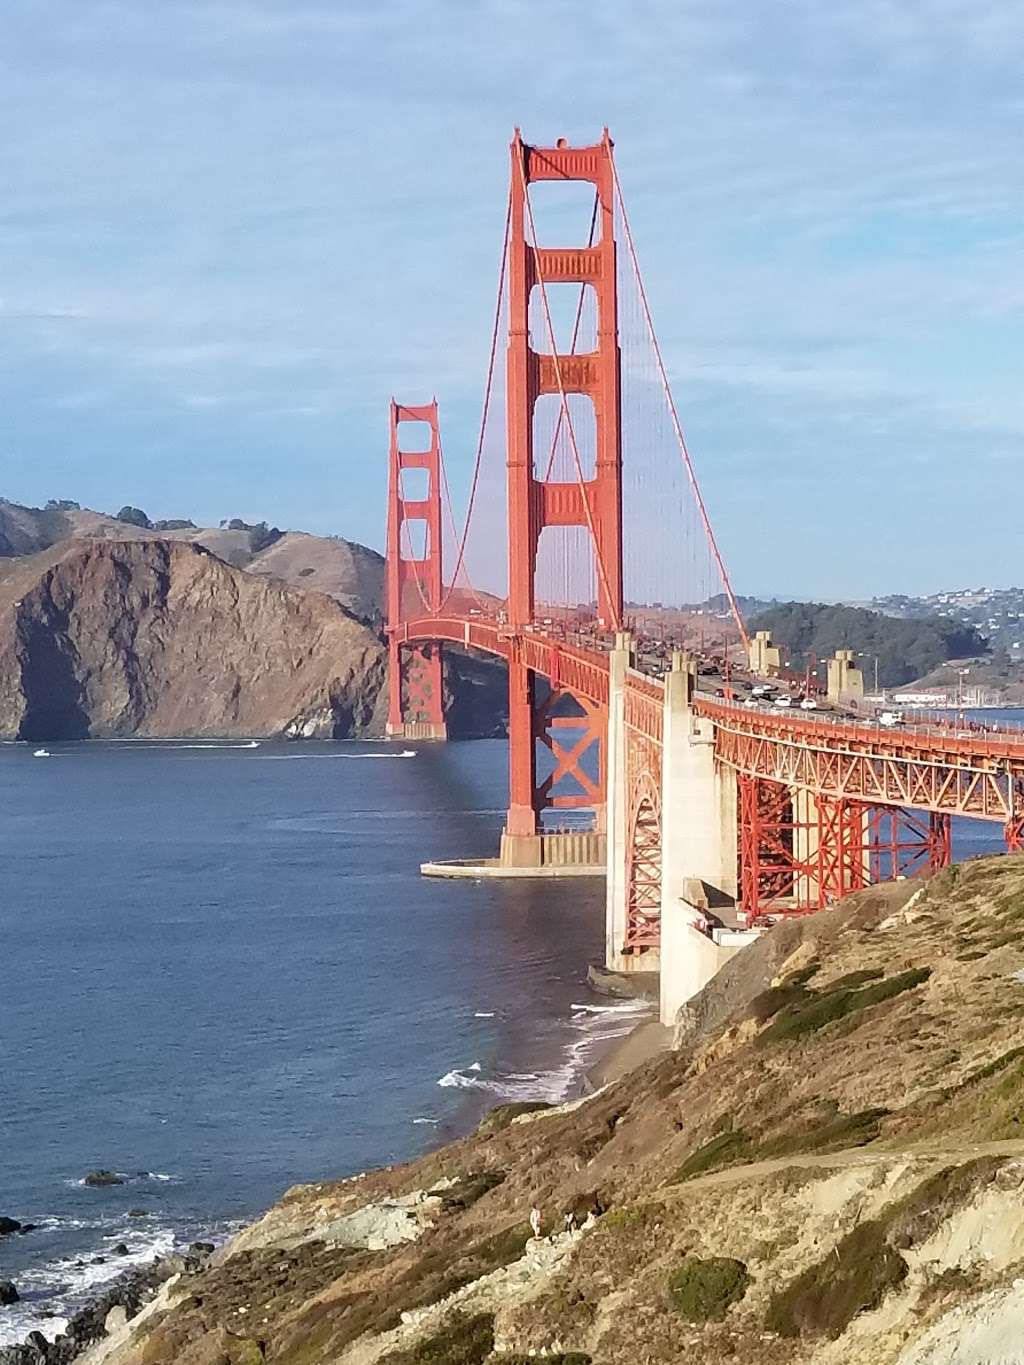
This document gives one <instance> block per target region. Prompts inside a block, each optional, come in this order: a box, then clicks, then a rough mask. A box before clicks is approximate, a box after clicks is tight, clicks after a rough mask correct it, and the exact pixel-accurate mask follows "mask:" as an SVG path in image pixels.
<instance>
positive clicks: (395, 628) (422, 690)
mask: <svg viewBox="0 0 1024 1365" xmlns="http://www.w3.org/2000/svg"><path fill="white" fill-rule="evenodd" d="M410 422H418V423H424V422H425V423H426V424H427V426H428V427H429V430H430V444H429V446H428V448H427V449H426V450H404V449H403V448H402V427H403V426H404V425H405V424H407V423H410ZM419 470H424V471H426V486H425V487H423V476H422V475H420V476H418V477H419V479H420V485H421V486H420V487H419V488H418V489H415V490H412V491H413V492H414V493H415V496H413V495H412V494H411V492H410V488H409V486H408V482H407V478H406V476H407V475H408V474H409V472H410V471H419ZM413 477H417V476H416V475H415V474H413ZM387 573H388V582H387V609H388V620H387V625H388V661H389V664H390V697H389V706H388V722H387V733H388V735H389V736H391V737H393V738H396V739H399V738H404V739H446V738H447V734H448V731H447V726H446V724H445V719H444V696H443V685H444V680H443V671H442V667H441V646H440V644H438V643H436V642H431V643H417V644H402V643H401V640H400V636H401V623H402V621H403V619H407V618H408V617H409V616H410V615H417V616H419V615H423V614H424V613H427V614H429V613H431V612H436V611H438V610H440V607H441V603H442V599H443V594H444V581H443V578H442V564H441V438H440V433H439V428H438V421H437V400H436V399H435V400H434V401H433V402H430V403H425V404H423V405H421V406H419V407H410V406H409V405H407V404H401V403H396V402H395V400H394V399H392V400H391V454H390V461H389V473H388V555H387Z"/></svg>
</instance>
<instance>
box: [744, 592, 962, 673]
mask: <svg viewBox="0 0 1024 1365" xmlns="http://www.w3.org/2000/svg"><path fill="white" fill-rule="evenodd" d="M748 626H749V628H750V630H751V632H753V631H756V630H770V631H771V633H772V638H773V640H774V641H775V643H776V644H777V645H780V646H781V647H782V649H783V652H784V658H785V659H786V661H787V663H788V665H789V667H791V668H793V669H796V670H798V671H799V670H803V669H804V668H806V667H807V663H808V660H809V658H810V656H811V655H812V654H813V655H814V657H815V658H816V659H817V660H818V662H819V663H820V662H821V660H823V659H827V658H830V657H831V656H832V655H833V654H834V653H835V651H836V650H837V649H852V650H854V651H855V652H856V654H857V655H858V656H859V657H858V660H857V662H858V664H859V666H860V667H861V668H862V669H863V671H864V679H865V683H866V684H867V686H868V687H871V686H872V685H873V683H874V666H875V660H876V659H877V660H878V683H879V685H880V686H881V687H899V686H901V685H902V684H904V683H908V682H911V681H913V680H914V679H915V678H918V677H921V676H922V675H923V674H926V673H929V672H930V671H931V670H932V669H934V668H937V667H938V666H939V665H940V664H943V663H945V662H946V661H947V660H949V659H962V658H966V657H968V656H970V655H985V654H987V653H988V644H987V643H986V641H985V640H984V639H983V637H982V636H981V635H980V634H979V633H978V631H977V630H975V628H974V627H973V626H970V625H965V624H963V623H961V622H958V621H953V620H949V619H947V618H946V617H939V616H933V617H920V618H914V619H907V620H898V619H897V618H895V617H892V616H886V615H883V614H882V613H881V612H877V611H866V610H864V609H863V608H862V607H844V606H829V605H825V604H822V603H818V602H783V603H779V604H777V605H776V606H773V607H770V608H768V609H767V610H766V611H763V612H761V613H760V614H759V615H758V616H755V617H754V618H753V619H752V620H750V621H749V622H748Z"/></svg>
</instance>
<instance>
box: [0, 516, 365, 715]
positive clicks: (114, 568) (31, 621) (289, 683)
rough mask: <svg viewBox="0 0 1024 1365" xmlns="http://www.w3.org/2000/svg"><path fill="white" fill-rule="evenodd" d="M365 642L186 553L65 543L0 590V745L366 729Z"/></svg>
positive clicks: (241, 575) (320, 602)
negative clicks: (1, 740)
mask: <svg viewBox="0 0 1024 1365" xmlns="http://www.w3.org/2000/svg"><path fill="white" fill-rule="evenodd" d="M385 668H386V658H385V652H384V649H383V647H382V645H381V642H380V640H379V638H378V636H377V635H376V634H375V632H374V631H372V630H371V629H369V628H368V627H367V626H366V625H365V624H364V623H363V622H362V621H359V620H357V619H356V618H355V617H354V616H353V615H351V614H350V613H349V612H348V611H346V610H345V608H344V607H343V606H341V605H340V604H339V602H338V601H337V600H335V599H333V598H331V597H329V596H327V595H325V594H323V593H319V592H311V591H307V590H304V591H298V590H296V589H293V588H290V587H287V586H285V585H284V584H283V583H281V582H279V581H277V580H276V579H272V578H270V577H266V576H257V575H256V574H253V573H247V572H243V571H241V570H239V569H237V568H234V567H232V566H231V565H229V564H227V563H225V562H223V561H222V560H220V559H218V558H217V557H216V556H215V555H213V554H211V553H209V552H208V551H207V550H205V549H203V548H201V547H200V546H199V545H197V544H193V543H189V542H174V541H167V540H163V539H156V538H148V539H143V540H123V539H108V540H94V539H72V540H69V541H63V542H60V543H58V544H57V545H55V546H52V547H50V548H49V549H47V550H44V551H42V552H41V553H40V554H37V555H34V556H30V557H27V558H20V559H17V560H14V561H13V562H12V563H11V564H9V565H8V567H7V571H6V572H5V574H4V575H3V577H2V578H0V734H2V735H5V736H8V737H14V738H21V739H38V740H43V739H47V740H51V739H81V738H85V737H87V736H97V735H154V736H160V735H182V734H190V735H244V736H250V735H256V736H261V735H278V734H285V735H301V736H307V737H314V736H315V737H320V738H343V737H347V736H350V735H360V734H366V733H379V732H380V729H381V725H382V710H381V708H382V704H383V702H382V695H383V694H382V687H383V683H384V679H385Z"/></svg>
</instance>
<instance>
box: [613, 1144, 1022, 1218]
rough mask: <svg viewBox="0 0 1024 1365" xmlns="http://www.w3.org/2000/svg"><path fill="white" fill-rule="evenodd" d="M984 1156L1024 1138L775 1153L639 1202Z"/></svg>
mask: <svg viewBox="0 0 1024 1365" xmlns="http://www.w3.org/2000/svg"><path fill="white" fill-rule="evenodd" d="M982 1156H1020V1157H1024V1140H1022V1139H1020V1138H1015V1139H1012V1140H1007V1141H1005V1142H974V1143H969V1144H967V1145H965V1146H955V1147H950V1146H937V1147H936V1146H920V1147H902V1148H893V1147H889V1148H885V1147H847V1148H845V1149H844V1150H842V1151H840V1152H812V1153H808V1154H807V1155H805V1156H801V1155H800V1154H799V1153H796V1154H794V1155H793V1156H781V1157H773V1158H771V1159H770V1160H767V1161H751V1162H750V1163H749V1164H747V1165H746V1166H727V1167H726V1168H725V1169H724V1170H721V1171H711V1172H709V1173H708V1174H707V1175H697V1176H694V1177H693V1178H692V1179H690V1180H686V1181H683V1182H682V1183H681V1184H679V1185H666V1186H663V1187H662V1188H661V1189H660V1190H658V1191H657V1193H656V1194H654V1195H652V1196H650V1197H649V1198H647V1199H643V1200H639V1201H637V1202H639V1203H645V1204H646V1203H663V1202H664V1201H665V1200H666V1199H678V1198H681V1197H682V1196H683V1195H685V1194H687V1193H688V1192H689V1191H691V1190H695V1189H696V1190H700V1189H710V1188H712V1187H713V1186H716V1185H739V1184H742V1183H743V1182H744V1181H747V1180H760V1179H761V1178H762V1177H763V1176H766V1175H774V1174H775V1173H776V1172H778V1171H787V1170H807V1169H816V1170H824V1171H839V1170H844V1169H845V1168H847V1167H849V1166H882V1165H885V1164H886V1163H892V1162H899V1161H903V1162H907V1161H916V1162H920V1163H921V1164H922V1165H924V1164H928V1165H942V1164H949V1163H953V1164H962V1163H963V1162H965V1161H974V1160H975V1159H976V1158H977V1157H982Z"/></svg>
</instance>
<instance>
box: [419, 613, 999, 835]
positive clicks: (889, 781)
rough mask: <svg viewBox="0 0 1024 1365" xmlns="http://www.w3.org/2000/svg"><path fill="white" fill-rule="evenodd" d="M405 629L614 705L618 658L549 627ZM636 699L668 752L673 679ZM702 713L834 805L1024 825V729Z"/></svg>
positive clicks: (782, 778)
mask: <svg viewBox="0 0 1024 1365" xmlns="http://www.w3.org/2000/svg"><path fill="white" fill-rule="evenodd" d="M395 634H396V635H397V638H398V640H399V641H400V642H401V643H405V642H409V643H411V642H416V641H430V640H442V641H447V642H450V643H452V644H455V645H459V646H462V647H463V648H466V649H474V650H479V651H480V652H482V653H485V654H489V655H492V656H494V657H497V658H500V659H504V660H505V661H506V662H507V661H508V660H510V659H519V660H520V661H521V662H522V663H524V664H525V665H526V666H527V667H528V668H530V669H533V670H534V671H536V672H537V673H539V674H541V675H542V676H544V677H545V678H547V679H548V680H549V681H550V682H551V683H552V684H553V685H554V686H556V687H561V688H564V689H566V690H568V691H570V692H573V693H574V694H576V695H578V696H581V697H585V698H586V699H587V700H588V701H590V702H593V703H596V704H598V705H600V706H607V705H608V703H609V698H610V689H611V685H610V671H609V661H610V658H611V655H610V652H609V651H608V650H606V649H602V648H601V647H600V646H599V645H596V644H582V643H579V642H577V641H574V640H571V639H563V638H561V637H559V636H555V635H550V634H547V633H545V632H544V631H543V630H540V629H537V630H533V631H519V632H517V631H514V630H512V629H511V628H510V627H508V626H506V625H503V624H502V623H501V622H498V621H495V620H491V619H488V618H485V617H460V616H449V617H444V616H440V617H433V616H423V617H419V618H417V619H413V620H410V621H407V622H405V623H404V624H403V626H402V627H400V628H399V630H398V631H397V632H395ZM625 692H626V709H627V724H628V726H629V727H630V728H632V729H633V730H635V731H637V732H639V733H640V734H643V735H645V736H646V738H647V739H648V740H650V741H652V742H653V743H654V744H656V745H660V744H661V742H662V714H661V713H662V709H663V702H664V696H665V686H664V682H663V680H662V679H661V678H660V677H656V676H654V675H652V674H649V673H643V672H641V671H638V670H636V669H634V668H629V669H627V670H626V675H625ZM692 709H693V712H694V714H695V715H696V716H698V717H700V718H702V719H704V720H706V721H708V722H710V724H711V725H712V726H713V729H714V749H715V757H716V759H717V760H718V762H719V763H721V764H725V765H727V766H728V767H730V768H732V769H734V770H735V771H736V772H738V773H742V774H744V775H746V776H749V777H754V778H760V779H762V780H765V781H769V782H775V783H782V784H784V785H786V786H787V787H789V788H790V789H800V790H804V791H808V792H812V793H814V794H815V795H820V796H823V797H827V798H830V799H849V800H858V801H862V802H867V803H870V804H872V805H885V806H898V807H902V808H904V809H909V810H920V811H929V812H935V813H937V814H943V815H946V814H948V815H962V816H969V817H973V818H976V819H982V820H991V821H998V822H999V823H1001V824H1003V825H1004V826H1006V827H1007V829H1008V831H1009V828H1010V826H1011V825H1012V824H1013V823H1014V822H1022V821H1024V729H1021V730H1020V731H1019V732H1018V733H1017V734H1014V733H1012V732H1009V731H1007V732H1003V733H999V734H996V733H993V732H991V731H981V730H977V731H976V730H961V729H956V728H954V727H952V726H942V725H929V724H924V725H914V724H904V725H901V726H899V727H893V728H892V729H883V728H882V727H879V726H876V725H868V724H865V723H863V722H858V721H857V720H856V719H854V718H852V717H850V716H842V715H824V714H820V713H819V714H816V715H809V714H808V713H807V712H803V711H801V712H794V711H784V710H782V709H776V710H773V709H770V708H767V707H756V708H752V707H747V706H744V705H742V704H736V703H730V702H728V701H725V700H722V699H719V698H716V697H712V696H709V695H707V694H705V693H702V692H700V691H696V692H695V693H694V694H693V697H692ZM1018 837H1024V828H1022V829H1021V831H1020V832H1019V833H1018Z"/></svg>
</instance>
